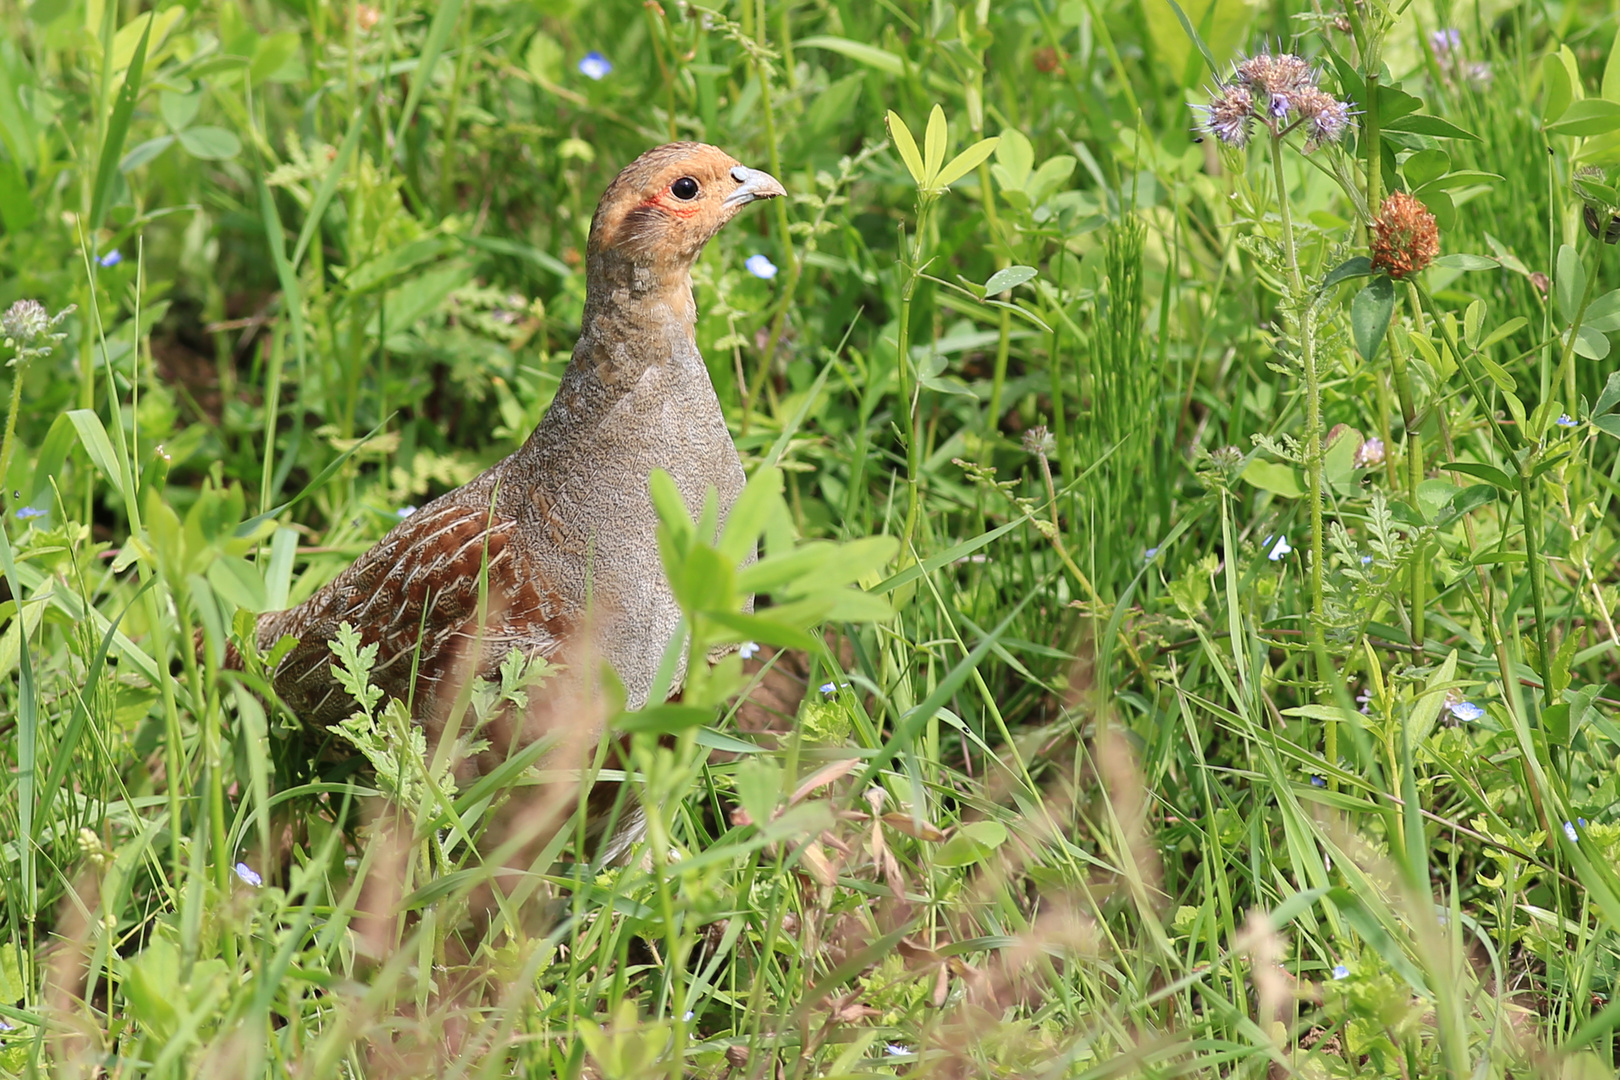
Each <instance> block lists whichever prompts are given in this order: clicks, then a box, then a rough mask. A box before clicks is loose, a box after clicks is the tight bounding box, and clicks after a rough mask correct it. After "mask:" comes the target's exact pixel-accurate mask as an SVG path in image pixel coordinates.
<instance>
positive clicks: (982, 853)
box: [934, 820, 1007, 867]
mask: <svg viewBox="0 0 1620 1080" xmlns="http://www.w3.org/2000/svg"><path fill="white" fill-rule="evenodd" d="M1006 842H1007V827H1006V826H1005V825H1003V824H1001V822H999V821H990V820H985V821H974V822H971V823H969V824H967V825H963V826H961V827H960V828H958V829H957V830H956V831H955V832H954V833H952V834H951V836H950V839H948V840H946V841H945V842H944V843H943V844H941V845H940V846H939V850H938V851H936V852H935V853H934V865H935V866H946V867H956V866H970V865H972V864H973V863H976V862H982V861H983V860H985V859H987V858H989V857H990V854H991V853H992V852H994V851H995V850H996V848H998V847H1000V846H1001V845H1002V844H1004V843H1006Z"/></svg>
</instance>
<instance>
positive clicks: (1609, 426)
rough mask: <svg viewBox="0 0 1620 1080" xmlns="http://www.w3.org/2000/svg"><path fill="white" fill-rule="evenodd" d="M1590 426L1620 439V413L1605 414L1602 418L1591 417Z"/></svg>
mask: <svg viewBox="0 0 1620 1080" xmlns="http://www.w3.org/2000/svg"><path fill="white" fill-rule="evenodd" d="M1592 426H1593V427H1595V428H1597V429H1598V430H1599V431H1601V432H1604V433H1605V434H1608V435H1613V436H1614V437H1615V438H1617V439H1620V413H1605V414H1604V415H1602V416H1594V417H1592Z"/></svg>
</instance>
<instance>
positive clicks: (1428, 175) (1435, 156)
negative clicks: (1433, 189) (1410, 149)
mask: <svg viewBox="0 0 1620 1080" xmlns="http://www.w3.org/2000/svg"><path fill="white" fill-rule="evenodd" d="M1449 168H1451V155H1450V154H1448V153H1446V152H1445V151H1444V150H1419V151H1418V152H1417V153H1415V154H1413V155H1412V156H1411V157H1409V158H1407V159H1406V163H1405V164H1403V165H1402V166H1401V172H1402V173H1404V174H1405V175H1406V182H1407V184H1408V185H1409V186H1410V187H1411V188H1412V190H1414V191H1416V190H1417V189H1418V188H1420V187H1423V186H1424V185H1425V184H1427V183H1429V182H1430V181H1433V180H1438V179H1439V178H1440V177H1442V176H1444V175H1445V174H1446V170H1447V169H1449Z"/></svg>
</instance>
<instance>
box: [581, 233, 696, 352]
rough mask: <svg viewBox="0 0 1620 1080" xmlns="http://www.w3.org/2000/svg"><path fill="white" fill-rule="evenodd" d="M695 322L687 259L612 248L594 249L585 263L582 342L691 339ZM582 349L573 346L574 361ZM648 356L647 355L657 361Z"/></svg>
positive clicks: (647, 341)
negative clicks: (653, 258) (657, 259)
mask: <svg viewBox="0 0 1620 1080" xmlns="http://www.w3.org/2000/svg"><path fill="white" fill-rule="evenodd" d="M696 324H697V305H696V304H695V303H694V302H693V300H692V275H691V271H690V268H689V267H688V266H687V265H685V264H684V263H678V264H668V263H664V264H660V263H649V262H642V261H639V260H635V259H630V258H627V257H624V256H622V255H618V254H617V253H613V252H593V253H592V254H591V256H590V261H589V263H588V264H587V266H586V274H585V312H584V317H583V318H582V319H581V322H580V341H581V343H586V342H588V341H590V340H592V339H594V338H597V337H605V338H608V339H611V340H617V341H635V342H646V343H648V344H652V343H654V342H663V341H671V342H679V341H683V340H691V338H692V331H693V327H694V326H696ZM580 359H581V351H580V350H579V349H575V350H574V363H575V364H578V363H579V361H580ZM655 359H656V358H654V357H649V360H655Z"/></svg>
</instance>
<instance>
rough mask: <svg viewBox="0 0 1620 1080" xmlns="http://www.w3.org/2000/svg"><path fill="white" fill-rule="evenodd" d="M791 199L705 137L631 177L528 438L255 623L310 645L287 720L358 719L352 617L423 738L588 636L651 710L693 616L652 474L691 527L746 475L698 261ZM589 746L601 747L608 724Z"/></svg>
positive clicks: (290, 675) (291, 664) (387, 687)
mask: <svg viewBox="0 0 1620 1080" xmlns="http://www.w3.org/2000/svg"><path fill="white" fill-rule="evenodd" d="M782 194H784V191H783V188H782V185H781V184H780V183H779V182H778V181H777V180H776V179H775V178H774V177H772V176H770V175H768V174H767V173H764V172H761V171H759V170H757V169H750V168H747V167H745V166H743V165H742V164H740V163H739V162H737V161H736V160H734V159H733V158H731V157H730V156H729V155H727V154H726V153H724V152H723V151H721V150H719V149H717V148H715V147H713V146H707V145H704V144H701V143H670V144H668V145H666V146H660V147H658V148H656V149H653V150H649V151H647V152H646V153H644V154H642V155H641V156H640V157H639V158H637V159H636V160H635V161H634V162H632V163H631V164H630V165H629V166H628V167H627V168H625V169H624V171H623V172H621V173H619V175H618V177H617V178H616V179H614V181H613V182H612V183H611V184H610V185H609V186H608V188H607V191H606V192H605V193H604V194H603V196H602V200H601V202H600V203H599V204H598V206H597V208H596V214H595V216H594V217H593V219H592V221H591V231H590V240H589V244H588V246H587V254H586V279H585V280H586V300H585V309H584V317H583V322H582V326H581V331H580V335H579V340H578V342H577V344H576V345H575V347H574V352H573V358H572V360H571V362H570V363H569V365H568V368H567V370H566V371H565V372H564V373H563V376H562V382H561V384H560V386H559V388H558V390H557V394H556V397H555V399H554V400H553V401H552V404H551V407H550V409H549V410H548V411H547V413H546V415H545V417H544V419H542V420H541V421H540V424H539V426H538V427H536V428H535V430H534V432H533V434H532V435H530V436H529V438H528V440H527V441H526V442H525V443H524V444H523V446H522V447H521V448H520V449H519V450H517V451H516V452H515V453H513V454H512V455H511V456H509V457H507V458H506V459H505V460H503V461H501V462H500V463H499V464H496V465H494V466H492V467H491V468H490V469H489V470H487V471H486V472H484V473H483V474H482V475H481V476H479V477H477V478H476V479H474V480H473V481H471V482H470V483H468V484H467V485H466V486H464V487H461V488H458V489H456V490H454V491H451V492H449V493H448V494H446V495H443V496H441V497H439V498H437V499H435V500H433V501H432V502H430V503H428V504H427V505H426V506H424V507H422V508H421V509H420V510H418V511H417V512H416V513H414V514H412V515H411V516H410V517H408V518H406V519H405V520H404V521H402V522H401V523H400V524H399V525H397V526H395V527H394V528H393V529H392V530H391V531H390V532H389V533H388V534H387V535H386V536H384V537H383V538H382V539H381V540H380V541H379V542H378V543H377V544H376V546H374V547H372V548H371V549H370V550H369V551H367V552H366V553H365V554H364V555H362V556H360V558H359V559H358V560H357V561H356V562H355V563H354V565H353V566H351V567H349V568H348V569H347V570H345V571H343V573H341V574H339V575H338V576H337V577H336V578H335V579H334V580H333V581H331V582H330V583H329V584H327V585H326V586H325V587H323V588H322V589H321V590H320V591H319V592H317V593H315V595H313V596H312V597H310V598H309V599H308V600H307V601H305V602H304V603H302V604H300V605H299V606H297V607H295V608H292V609H290V610H287V611H278V612H271V613H267V614H264V615H262V616H260V618H259V620H258V625H257V635H256V636H257V644H258V646H259V648H260V649H263V650H269V649H271V648H272V647H273V646H274V645H275V643H276V642H277V641H278V640H280V639H281V638H282V637H284V636H290V637H292V638H295V639H297V645H296V646H294V647H293V648H292V650H291V651H290V652H288V653H287V654H286V655H285V656H284V657H283V658H282V659H281V660H280V662H279V663H278V665H277V666H276V668H275V670H274V671H273V673H272V682H273V685H274V687H275V689H276V692H277V693H278V694H279V695H280V697H281V699H282V700H283V701H284V702H285V703H286V704H287V705H288V707H289V708H291V709H292V711H293V712H294V713H296V714H297V715H298V716H299V717H300V718H301V719H302V720H303V721H305V722H306V723H308V724H311V725H329V724H333V723H335V722H337V721H340V720H342V719H344V718H345V717H347V716H348V715H349V714H350V713H351V712H352V711H353V710H354V708H355V706H354V702H353V701H352V699H351V698H350V697H349V695H348V694H347V693H346V692H345V690H344V689H343V687H342V686H341V685H340V684H339V682H338V681H337V679H336V678H335V677H334V675H333V670H332V661H333V655H332V651H331V644H332V642H333V640H334V638H335V637H336V634H337V632H338V628H339V626H340V625H341V624H343V623H348V624H350V625H351V626H352V627H353V628H354V629H356V630H357V631H359V633H360V635H361V639H362V641H363V642H364V643H365V644H368V645H369V644H372V643H375V644H377V646H378V652H377V656H376V661H375V668H374V670H373V676H372V679H373V684H374V685H376V686H377V687H379V688H380V689H382V690H383V691H384V692H385V693H386V694H388V695H390V696H392V697H395V698H398V699H400V700H402V701H405V702H408V703H409V705H410V711H411V715H412V718H413V720H414V721H416V722H417V723H420V724H422V725H424V727H426V728H427V730H428V732H429V735H430V742H431V740H432V739H433V738H435V737H436V736H437V733H438V728H439V727H440V726H441V725H442V724H443V723H444V720H445V715H446V713H447V712H448V711H449V710H450V708H451V705H452V702H453V700H454V698H455V696H456V694H457V692H458V691H459V689H460V688H461V686H462V685H463V684H464V683H465V680H466V679H467V678H469V677H474V676H477V677H492V676H493V675H494V674H495V672H496V669H497V668H498V666H499V665H500V663H501V661H502V660H503V659H504V658H505V657H506V656H507V655H508V654H509V653H510V652H511V651H512V650H513V649H516V650H519V651H520V652H521V653H523V654H524V655H525V656H528V657H534V656H547V657H551V656H556V655H562V656H564V657H566V656H567V655H568V653H569V650H570V649H571V648H572V647H573V646H575V645H576V644H578V642H579V639H580V638H583V637H588V638H589V639H590V641H589V648H590V650H592V652H593V655H594V656H597V657H599V658H601V659H602V660H604V661H605V662H606V663H608V664H609V665H611V667H612V668H613V670H614V671H615V672H616V674H617V676H618V678H619V680H620V681H621V682H622V684H623V687H624V690H625V694H626V698H627V705H628V706H629V707H631V708H636V707H639V706H641V705H643V704H645V703H646V701H647V697H648V695H649V693H650V692H651V690H652V687H653V683H654V679H655V675H656V672H657V670H658V667H659V663H660V660H661V658H662V656H663V654H664V652H665V649H666V646H667V645H668V643H669V641H670V638H671V636H672V635H673V634H674V633H675V631H676V630H677V628H678V625H679V621H680V611H679V609H678V608H677V606H676V603H675V599H674V596H673V595H672V594H671V592H670V589H669V586H668V584H667V583H666V581H665V577H664V571H663V567H662V565H661V563H660V559H659V549H658V538H657V517H656V514H655V512H654V509H653V504H652V500H651V496H650V495H649V492H648V476H649V474H650V473H651V472H652V471H653V470H654V469H663V470H665V471H667V472H668V473H669V475H670V476H671V477H672V478H673V480H674V481H675V485H676V487H677V488H678V489H679V490H680V493H681V496H682V497H683V499H684V500H685V502H686V505H687V507H688V508H689V509H690V510H691V511H692V512H693V513H694V515H695V514H696V513H697V512H698V511H699V510H700V509H701V508H702V505H703V501H704V498H705V494H706V492H707V491H708V489H710V488H713V489H714V490H715V491H716V492H717V494H718V497H719V508H720V511H721V514H722V520H724V515H725V514H726V513H727V512H728V511H729V509H730V507H731V505H732V503H733V502H734V501H735V499H736V498H737V496H738V494H739V493H740V492H741V491H742V488H743V484H744V480H745V477H744V474H743V468H742V464H741V462H740V461H739V460H738V457H737V450H736V447H735V446H734V445H733V444H732V441H731V435H730V433H729V432H728V430H727V428H726V423H725V419H724V417H723V416H722V414H721V411H720V403H719V401H718V399H717V398H716V396H715V392H714V387H713V385H712V384H711V383H710V380H709V374H708V370H707V368H706V367H705V366H704V362H703V357H702V356H701V355H700V354H699V352H698V347H697V342H696V339H695V336H694V327H695V323H696V318H697V310H696V306H695V304H694V302H693V298H692V281H691V273H690V271H691V267H692V264H693V263H694V261H695V260H696V259H697V257H698V255H699V254H700V253H701V252H702V251H703V247H704V245H705V244H706V243H707V242H708V241H709V239H710V238H711V237H713V236H714V235H715V234H716V233H717V232H718V231H719V230H720V229H721V228H722V227H723V226H724V225H725V224H726V223H727V222H728V221H730V220H731V219H732V217H734V216H735V215H736V214H737V212H738V211H739V210H741V209H742V208H743V207H745V206H747V205H748V204H749V203H751V202H754V201H755V200H758V199H769V198H774V197H776V196H779V195H782ZM486 578H487V590H486V591H484V593H483V596H482V598H481V595H480V594H481V588H482V586H481V580H483V579H486ZM481 604H482V611H483V612H484V621H483V625H482V626H480V625H479V613H480V605H481ZM239 663H240V659H239V658H238V657H235V656H234V655H233V656H230V657H228V658H227V664H230V665H232V666H235V665H236V664H239ZM544 690H545V688H544V687H542V688H541V691H540V692H544ZM597 725H598V727H599V725H600V721H599V720H598V721H597ZM581 734H584V735H586V736H587V737H588V738H589V741H590V743H591V745H592V746H594V745H595V744H596V741H597V737H598V735H599V734H600V732H599V731H595V732H590V733H581ZM479 771H483V770H482V769H480V770H479Z"/></svg>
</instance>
